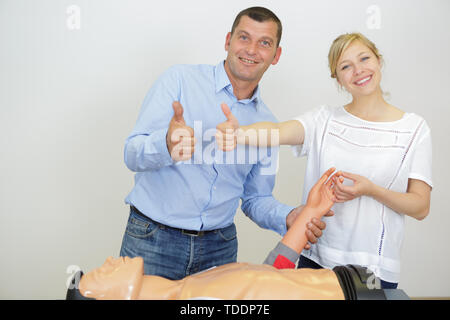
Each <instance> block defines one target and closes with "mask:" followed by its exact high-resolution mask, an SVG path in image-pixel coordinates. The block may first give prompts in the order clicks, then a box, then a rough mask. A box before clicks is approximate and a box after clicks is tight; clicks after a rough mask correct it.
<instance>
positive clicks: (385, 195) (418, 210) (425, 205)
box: [335, 172, 431, 220]
mask: <svg viewBox="0 0 450 320" xmlns="http://www.w3.org/2000/svg"><path fill="white" fill-rule="evenodd" d="M336 176H337V177H338V176H342V177H344V178H347V179H350V180H353V186H345V185H343V184H342V182H343V179H341V178H335V194H336V199H337V201H336V202H345V201H348V200H352V199H354V198H357V197H360V196H363V195H365V196H369V197H372V198H374V199H375V200H377V201H379V202H381V203H382V204H384V205H386V206H388V207H389V208H391V209H392V210H394V211H396V212H399V213H403V214H406V215H407V216H410V217H413V218H415V219H417V220H423V219H425V217H426V216H427V215H428V213H429V211H430V195H431V187H430V186H429V185H428V184H426V183H425V182H423V181H421V180H417V179H409V181H408V188H407V190H406V192H396V191H392V190H388V189H386V188H383V187H380V186H378V185H376V184H375V183H373V182H372V181H370V180H369V179H367V178H365V177H363V176H360V175H357V174H352V173H348V172H339V173H337V175H336Z"/></svg>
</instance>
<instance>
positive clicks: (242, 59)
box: [225, 16, 281, 85]
mask: <svg viewBox="0 0 450 320" xmlns="http://www.w3.org/2000/svg"><path fill="white" fill-rule="evenodd" d="M277 28H278V26H277V24H276V23H275V22H274V21H271V20H270V21H265V22H258V21H255V20H253V19H251V18H250V17H248V16H243V17H241V20H240V22H239V24H238V25H237V27H236V28H235V30H234V33H233V35H231V33H228V34H227V38H226V42H225V50H226V51H228V55H227V59H226V62H225V70H226V71H227V74H228V76H229V77H230V80H231V82H232V83H233V81H234V82H236V81H248V82H250V83H252V84H253V83H254V84H255V85H256V84H258V82H259V80H260V79H261V77H262V76H263V74H264V72H265V71H266V70H267V68H269V66H270V65H271V64H273V65H275V64H277V63H278V60H279V58H280V55H281V47H277V30H278V29H277Z"/></svg>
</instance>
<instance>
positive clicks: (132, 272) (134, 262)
mask: <svg viewBox="0 0 450 320" xmlns="http://www.w3.org/2000/svg"><path fill="white" fill-rule="evenodd" d="M143 275H144V260H143V259H142V258H141V257H136V258H133V259H131V258H129V257H120V258H117V259H114V258H113V257H109V258H107V259H106V261H105V263H104V264H103V265H102V266H101V267H100V268H97V269H94V270H93V271H91V272H89V273H87V274H86V275H84V276H83V277H82V278H81V281H80V286H79V289H80V292H81V294H82V295H84V296H85V297H88V298H95V299H98V300H100V299H128V300H130V299H136V298H137V297H138V295H139V292H140V289H141V284H142V278H143Z"/></svg>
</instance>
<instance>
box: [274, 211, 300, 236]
mask: <svg viewBox="0 0 450 320" xmlns="http://www.w3.org/2000/svg"><path fill="white" fill-rule="evenodd" d="M295 208H296V207H291V206H288V205H283V208H282V209H280V214H278V215H277V221H276V226H277V228H276V230H275V231H276V232H278V233H279V234H280V235H281V236H284V234H285V233H286V231H287V227H286V217H287V216H288V214H289V213H290V212H291V211H292V210H294V209H295Z"/></svg>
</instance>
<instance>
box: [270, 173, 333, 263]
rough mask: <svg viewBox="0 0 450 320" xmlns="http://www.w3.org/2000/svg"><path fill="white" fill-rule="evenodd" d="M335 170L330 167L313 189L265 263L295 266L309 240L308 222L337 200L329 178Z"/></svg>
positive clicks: (322, 213)
mask: <svg viewBox="0 0 450 320" xmlns="http://www.w3.org/2000/svg"><path fill="white" fill-rule="evenodd" d="M334 170H335V168H330V169H328V170H327V172H325V173H324V174H323V176H322V177H321V178H320V180H319V181H318V182H317V183H316V184H315V185H314V187H313V188H312V189H311V191H310V192H309V195H308V200H307V201H306V205H305V207H304V208H303V210H302V212H301V214H300V215H299V216H298V217H297V218H296V219H295V221H294V223H293V225H292V226H291V227H290V228H289V229H288V231H287V232H286V234H285V235H284V237H283V239H281V241H280V242H279V243H278V244H277V246H276V247H275V249H273V250H272V251H271V252H270V253H269V255H268V256H267V258H266V260H265V261H264V263H265V264H270V265H273V266H274V267H276V268H278V269H284V268H294V267H295V262H296V261H297V259H298V257H299V256H300V253H301V252H302V250H303V248H304V247H305V245H306V243H307V241H308V239H307V237H306V224H307V223H308V222H309V221H311V219H312V218H317V219H320V218H322V217H323V216H324V215H325V214H326V213H327V212H328V211H329V210H330V209H331V207H332V206H333V204H334V202H335V201H336V198H335V195H334V192H333V179H332V178H331V179H329V177H330V176H331V174H332V173H333V172H334ZM327 180H328V182H327Z"/></svg>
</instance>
